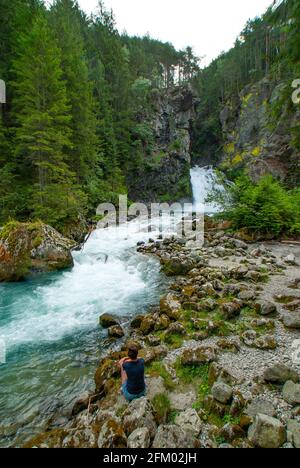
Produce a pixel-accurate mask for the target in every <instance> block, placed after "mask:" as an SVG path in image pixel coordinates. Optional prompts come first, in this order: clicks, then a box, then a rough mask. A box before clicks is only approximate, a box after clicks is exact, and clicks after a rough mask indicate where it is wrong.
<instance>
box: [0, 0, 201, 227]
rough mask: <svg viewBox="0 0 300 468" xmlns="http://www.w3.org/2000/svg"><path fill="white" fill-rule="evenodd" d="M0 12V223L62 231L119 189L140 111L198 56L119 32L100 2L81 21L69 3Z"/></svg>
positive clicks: (24, 1)
mask: <svg viewBox="0 0 300 468" xmlns="http://www.w3.org/2000/svg"><path fill="white" fill-rule="evenodd" d="M0 16H1V18H5V21H4V23H2V24H1V28H0V77H1V78H2V79H3V80H5V82H6V86H7V104H6V105H5V106H3V109H2V115H1V120H0V148H1V151H0V200H1V201H0V203H1V214H0V222H4V221H6V220H7V219H9V218H16V219H20V220H24V219H30V218H31V219H36V218H40V219H42V220H43V221H46V222H47V223H50V224H52V225H54V226H56V227H58V228H62V227H63V226H64V225H65V224H66V223H68V222H69V221H72V220H75V219H76V218H77V216H78V213H81V214H86V213H87V212H93V211H94V208H95V206H96V205H97V204H98V203H100V202H102V201H114V200H115V198H116V195H117V194H119V193H124V192H126V174H127V172H128V171H129V170H130V168H132V167H135V166H137V165H138V164H141V163H142V160H141V157H140V156H141V155H140V147H141V145H142V144H144V143H145V141H146V142H147V139H150V136H151V135H150V136H149V135H148V133H149V132H148V133H147V131H148V128H147V125H146V124H145V125H143V122H141V123H139V122H137V118H136V117H137V114H138V112H139V109H140V108H141V107H143V108H144V107H147V106H149V105H150V104H149V97H150V95H151V93H152V92H155V90H156V89H157V88H163V87H170V86H171V85H173V84H174V81H175V79H176V80H177V83H178V81H179V82H180V83H183V82H186V81H187V80H190V79H191V78H192V77H193V76H194V74H195V73H196V72H197V71H198V66H197V59H196V57H195V56H194V55H193V53H192V50H191V48H187V49H186V50H184V51H176V50H175V49H174V47H173V46H172V45H171V44H168V43H166V44H164V43H161V42H159V41H156V40H152V39H150V38H149V37H148V36H145V37H143V38H138V37H128V36H127V35H122V36H120V34H119V33H118V32H117V30H116V26H115V20H114V16H113V13H112V12H109V11H107V10H106V9H105V6H104V5H103V3H102V2H100V3H99V7H98V10H97V12H96V13H95V15H94V16H92V17H91V18H90V17H87V16H86V15H85V14H84V13H83V12H82V11H81V10H80V8H79V6H78V4H77V2H76V1H73V0H56V1H55V2H54V3H53V5H52V7H51V8H50V9H46V7H45V5H44V2H42V1H40V0H13V1H11V0H10V1H9V0H0ZM176 74H177V76H176ZM148 143H149V144H150V141H149V142H148Z"/></svg>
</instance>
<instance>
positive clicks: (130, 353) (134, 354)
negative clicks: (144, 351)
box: [128, 344, 139, 361]
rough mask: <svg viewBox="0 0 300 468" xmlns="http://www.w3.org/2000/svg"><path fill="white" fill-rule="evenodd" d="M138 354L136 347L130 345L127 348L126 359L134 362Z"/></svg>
mask: <svg viewBox="0 0 300 468" xmlns="http://www.w3.org/2000/svg"><path fill="white" fill-rule="evenodd" d="M138 354H139V350H138V347H137V346H136V345H134V344H133V345H130V346H129V348H128V357H129V358H130V359H132V360H133V361H135V360H136V359H137V357H138Z"/></svg>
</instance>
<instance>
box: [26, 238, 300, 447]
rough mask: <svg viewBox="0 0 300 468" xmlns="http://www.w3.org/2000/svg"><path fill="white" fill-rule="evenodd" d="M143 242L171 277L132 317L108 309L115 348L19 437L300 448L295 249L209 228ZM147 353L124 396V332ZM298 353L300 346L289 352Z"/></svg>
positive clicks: (38, 443) (299, 250)
mask: <svg viewBox="0 0 300 468" xmlns="http://www.w3.org/2000/svg"><path fill="white" fill-rule="evenodd" d="M188 245H189V244H188V243H186V242H185V241H184V240H176V239H165V240H164V241H159V242H151V243H150V244H148V245H140V246H139V247H138V250H139V252H140V253H141V254H146V255H149V254H151V255H155V256H157V257H158V259H159V260H160V262H161V265H162V270H163V271H164V272H165V273H166V275H168V276H169V277H170V279H171V281H170V285H169V291H168V292H167V294H166V295H165V296H163V297H162V298H161V300H160V304H159V305H158V306H157V307H154V308H153V309H152V310H151V311H149V312H148V313H147V314H140V315H137V316H136V317H134V318H133V319H132V321H131V323H130V324H125V323H120V322H119V320H118V318H116V317H113V316H110V315H108V314H106V315H105V316H102V317H101V318H100V323H101V326H103V327H105V328H107V329H108V338H109V340H111V349H112V350H113V351H110V352H108V353H107V355H106V356H105V357H104V358H103V360H102V361H101V362H100V363H99V366H98V368H97V370H96V373H95V392H93V394H89V393H86V394H84V395H82V396H81V397H80V398H79V399H78V400H77V401H76V403H75V404H74V407H73V412H72V416H70V419H69V421H68V422H67V423H66V422H63V423H62V425H59V423H58V424H57V427H55V428H54V429H53V427H52V429H51V430H49V431H48V432H46V433H43V434H40V435H39V436H38V437H36V438H34V439H32V440H31V441H30V442H28V443H27V444H26V446H27V447H91V448H97V447H99V448H113V447H118V448H122V447H128V448H138V447H144V448H149V447H153V448H173V447H180V448H188V447H196V448H197V447H199V448H217V447H221V448H223V447H224V448H227V447H229V448H230V447H241V448H248V447H261V448H278V447H288V448H292V447H297V448H299V447H300V379H299V372H300V359H299V348H300V346H298V349H297V340H298V339H300V332H299V329H300V269H299V267H298V264H299V263H300V247H299V246H297V245H288V244H286V245H283V244H280V243H276V242H274V243H267V244H265V245H263V244H262V243H259V244H246V243H245V242H244V241H242V240H240V239H237V238H235V237H232V236H230V235H228V234H226V232H224V231H220V230H217V231H215V230H211V231H209V232H208V234H207V236H206V241H205V245H204V247H203V248H201V249H197V250H195V249H192V248H191V247H189V246H188ZM133 341H134V342H135V343H136V344H137V345H139V347H140V348H141V351H140V355H141V357H143V358H144V359H145V361H146V366H147V368H146V373H147V385H148V393H147V397H146V398H142V399H140V400H137V401H134V402H132V403H131V404H128V403H127V402H126V401H125V400H124V398H123V397H122V396H121V395H120V392H119V390H120V379H119V369H118V367H117V361H118V360H119V359H120V358H121V357H123V356H125V355H126V348H127V344H128V342H133ZM297 354H298V356H297Z"/></svg>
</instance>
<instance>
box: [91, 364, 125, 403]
mask: <svg viewBox="0 0 300 468" xmlns="http://www.w3.org/2000/svg"><path fill="white" fill-rule="evenodd" d="M119 373H120V369H119V367H118V365H117V363H116V360H114V359H113V358H110V357H107V358H105V359H103V360H102V361H101V363H100V364H99V366H98V368H97V369H96V372H95V377H94V380H95V384H96V393H98V394H101V393H102V392H103V391H104V388H105V384H106V383H107V382H108V381H109V379H111V378H112V377H115V376H117V375H118V374H119Z"/></svg>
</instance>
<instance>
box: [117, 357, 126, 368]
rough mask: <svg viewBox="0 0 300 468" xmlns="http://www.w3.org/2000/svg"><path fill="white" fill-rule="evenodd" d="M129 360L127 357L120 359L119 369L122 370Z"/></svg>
mask: <svg viewBox="0 0 300 468" xmlns="http://www.w3.org/2000/svg"><path fill="white" fill-rule="evenodd" d="M127 360H128V358H127V357H124V358H122V359H120V361H119V362H118V365H119V367H121V368H122V367H123V364H124V362H126V361H127Z"/></svg>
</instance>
